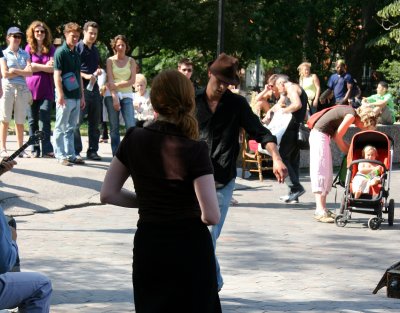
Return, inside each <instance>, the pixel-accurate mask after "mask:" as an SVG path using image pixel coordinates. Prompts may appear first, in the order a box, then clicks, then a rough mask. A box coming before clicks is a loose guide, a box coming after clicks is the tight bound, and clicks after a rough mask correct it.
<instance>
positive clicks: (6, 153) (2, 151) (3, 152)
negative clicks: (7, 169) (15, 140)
mask: <svg viewBox="0 0 400 313" xmlns="http://www.w3.org/2000/svg"><path fill="white" fill-rule="evenodd" d="M0 157H2V158H8V157H9V155H8V152H7V150H1V152H0Z"/></svg>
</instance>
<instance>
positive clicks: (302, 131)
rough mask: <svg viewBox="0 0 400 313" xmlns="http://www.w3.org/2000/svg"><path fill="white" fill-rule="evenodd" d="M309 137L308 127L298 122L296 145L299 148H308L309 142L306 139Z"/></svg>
mask: <svg viewBox="0 0 400 313" xmlns="http://www.w3.org/2000/svg"><path fill="white" fill-rule="evenodd" d="M309 138H310V129H309V128H308V127H307V126H306V125H304V124H303V123H300V124H299V131H298V132H297V146H298V147H299V148H300V150H309V149H310V143H309V141H308V139H309Z"/></svg>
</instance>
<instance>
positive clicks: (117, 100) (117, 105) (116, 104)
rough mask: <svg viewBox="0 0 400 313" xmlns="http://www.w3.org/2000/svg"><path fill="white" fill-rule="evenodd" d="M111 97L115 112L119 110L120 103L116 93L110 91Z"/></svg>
mask: <svg viewBox="0 0 400 313" xmlns="http://www.w3.org/2000/svg"><path fill="white" fill-rule="evenodd" d="M111 97H112V99H113V107H114V110H115V111H117V112H119V111H121V104H120V103H119V98H118V95H116V94H115V93H112V95H111Z"/></svg>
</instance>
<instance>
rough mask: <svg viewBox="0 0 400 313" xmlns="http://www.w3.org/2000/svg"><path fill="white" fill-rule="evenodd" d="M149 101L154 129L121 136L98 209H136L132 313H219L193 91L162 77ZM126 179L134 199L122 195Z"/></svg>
mask: <svg viewBox="0 0 400 313" xmlns="http://www.w3.org/2000/svg"><path fill="white" fill-rule="evenodd" d="M150 98H151V103H152V104H153V107H154V110H155V111H156V112H157V113H158V118H157V121H155V122H154V123H152V124H150V125H148V126H145V127H144V128H135V127H133V128H130V129H129V130H128V131H127V133H126V136H125V138H124V139H123V141H122V142H121V144H120V146H119V148H118V151H117V153H116V157H115V158H114V159H113V160H112V162H111V165H110V168H109V170H108V171H107V174H106V177H105V180H104V183H103V186H102V189H101V195H100V196H101V201H102V202H103V203H109V204H114V205H119V206H124V207H138V208H139V220H138V224H137V231H136V234H135V238H134V248H133V273H132V280H133V289H134V300H135V308H136V312H137V313H143V312H146V313H148V312H154V313H155V312H182V313H183V312H185V313H191V312H198V313H207V312H213V313H214V312H221V305H220V301H219V297H218V291H217V281H216V273H215V257H214V251H213V245H212V241H211V236H210V233H209V231H208V229H207V225H213V224H216V223H218V221H219V217H220V213H219V208H218V201H217V196H216V192H215V187H214V178H213V169H212V165H211V161H210V158H209V156H208V148H207V144H206V143H205V142H200V141H198V140H197V138H198V126H197V121H196V119H195V117H194V115H193V114H194V108H195V104H194V90H193V86H192V84H191V82H190V81H189V79H187V78H186V77H185V76H184V75H182V74H181V73H179V72H178V71H175V70H167V71H164V72H161V73H160V74H159V75H157V76H156V77H155V79H154V80H153V84H152V88H151V95H150ZM129 176H131V177H132V179H133V182H134V186H135V193H133V192H130V191H127V190H125V189H122V187H123V185H124V183H125V181H126V180H127V179H128V177H129Z"/></svg>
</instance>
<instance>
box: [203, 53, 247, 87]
mask: <svg viewBox="0 0 400 313" xmlns="http://www.w3.org/2000/svg"><path fill="white" fill-rule="evenodd" d="M238 69H239V62H238V59H236V58H234V57H232V56H230V55H227V54H225V53H221V54H220V55H219V57H218V58H217V59H216V60H215V61H214V62H213V63H212V65H211V66H210V72H211V74H213V75H214V76H215V77H217V78H218V79H219V80H220V81H222V82H224V83H227V84H229V85H239V83H240V79H239V75H238Z"/></svg>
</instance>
